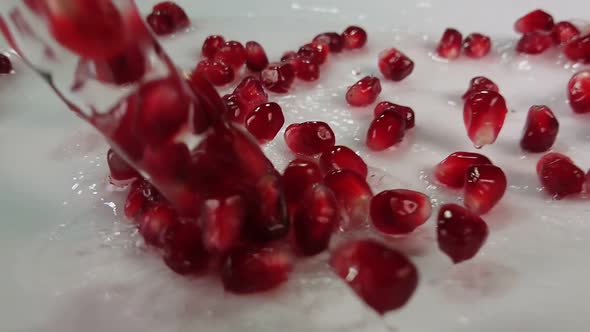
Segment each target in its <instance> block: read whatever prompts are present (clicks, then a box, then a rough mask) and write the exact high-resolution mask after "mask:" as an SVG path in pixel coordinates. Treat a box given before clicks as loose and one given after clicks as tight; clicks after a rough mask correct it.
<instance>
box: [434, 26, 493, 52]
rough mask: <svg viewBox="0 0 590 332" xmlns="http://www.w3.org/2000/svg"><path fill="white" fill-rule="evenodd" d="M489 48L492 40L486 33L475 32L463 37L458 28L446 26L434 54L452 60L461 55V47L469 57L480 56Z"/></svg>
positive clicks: (488, 50)
mask: <svg viewBox="0 0 590 332" xmlns="http://www.w3.org/2000/svg"><path fill="white" fill-rule="evenodd" d="M491 48H492V41H491V39H490V37H488V36H486V35H483V34H481V33H476V32H475V33H472V34H470V35H468V36H467V37H465V39H463V35H462V34H461V32H459V30H457V29H454V28H447V29H446V30H445V31H444V32H443V35H442V37H441V38H440V41H439V43H438V46H437V47H436V54H438V56H439V57H441V58H444V59H448V60H454V59H456V58H458V57H459V56H460V55H461V49H463V53H464V54H465V55H466V56H468V57H470V58H482V57H484V56H486V55H488V53H490V50H491Z"/></svg>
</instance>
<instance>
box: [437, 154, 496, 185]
mask: <svg viewBox="0 0 590 332" xmlns="http://www.w3.org/2000/svg"><path fill="white" fill-rule="evenodd" d="M491 164H492V162H491V161H490V160H489V159H488V158H487V157H486V156H484V155H481V154H479V153H475V152H461V151H459V152H454V153H451V154H450V155H449V156H448V157H446V158H445V159H444V160H443V161H441V162H440V163H438V165H436V167H435V169H434V177H435V178H436V180H437V181H438V182H440V183H442V184H444V185H446V186H448V187H451V188H463V185H464V184H465V174H466V173H467V169H468V168H469V167H471V166H473V165H491Z"/></svg>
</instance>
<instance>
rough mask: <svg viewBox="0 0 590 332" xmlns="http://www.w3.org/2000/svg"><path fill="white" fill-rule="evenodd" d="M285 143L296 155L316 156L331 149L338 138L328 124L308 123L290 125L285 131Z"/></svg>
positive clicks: (319, 122)
mask: <svg viewBox="0 0 590 332" xmlns="http://www.w3.org/2000/svg"><path fill="white" fill-rule="evenodd" d="M285 142H287V146H288V147H289V149H291V151H293V152H295V153H298V154H303V155H316V154H319V153H322V152H325V151H328V150H329V149H331V148H332V147H333V146H334V144H335V143H336V138H335V137H334V132H333V131H332V128H330V126H329V125H328V124H327V123H325V122H321V121H308V122H302V123H294V124H291V125H289V126H288V127H287V130H285Z"/></svg>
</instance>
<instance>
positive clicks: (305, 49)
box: [297, 42, 330, 65]
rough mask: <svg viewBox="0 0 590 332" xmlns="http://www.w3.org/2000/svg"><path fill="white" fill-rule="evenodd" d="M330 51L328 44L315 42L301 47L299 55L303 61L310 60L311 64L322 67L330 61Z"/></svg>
mask: <svg viewBox="0 0 590 332" xmlns="http://www.w3.org/2000/svg"><path fill="white" fill-rule="evenodd" d="M329 53H330V49H329V48H328V45H327V44H324V43H319V42H313V43H309V44H305V45H303V46H301V48H300V49H299V51H298V52H297V55H298V56H299V57H300V58H303V59H309V60H310V61H311V62H313V63H316V64H318V65H321V64H323V63H325V62H326V60H327V59H328V54H329Z"/></svg>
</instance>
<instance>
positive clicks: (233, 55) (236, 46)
mask: <svg viewBox="0 0 590 332" xmlns="http://www.w3.org/2000/svg"><path fill="white" fill-rule="evenodd" d="M246 55H247V54H246V49H245V48H244V46H242V44H240V43H239V42H237V41H235V40H230V41H227V42H225V43H223V44H222V45H221V46H219V48H218V49H217V52H215V55H214V56H213V58H214V59H215V60H217V61H221V62H223V63H225V64H226V65H228V66H230V67H232V68H233V69H234V70H238V69H240V68H241V67H242V66H243V65H244V64H245V63H246Z"/></svg>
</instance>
